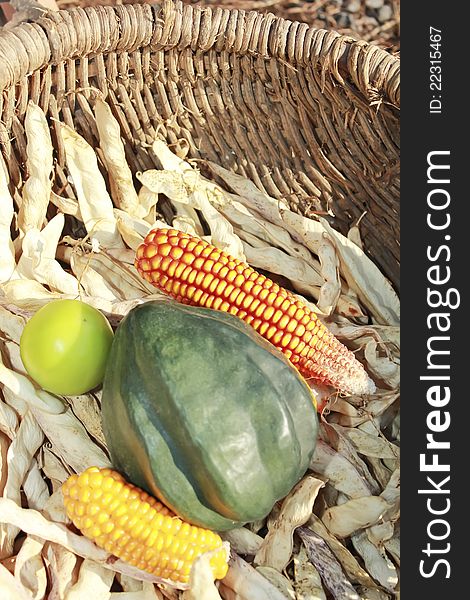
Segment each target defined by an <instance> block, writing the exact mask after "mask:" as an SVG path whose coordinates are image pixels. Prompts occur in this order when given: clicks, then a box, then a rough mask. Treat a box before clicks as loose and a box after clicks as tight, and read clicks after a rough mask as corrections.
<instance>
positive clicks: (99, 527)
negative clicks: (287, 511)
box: [62, 467, 228, 583]
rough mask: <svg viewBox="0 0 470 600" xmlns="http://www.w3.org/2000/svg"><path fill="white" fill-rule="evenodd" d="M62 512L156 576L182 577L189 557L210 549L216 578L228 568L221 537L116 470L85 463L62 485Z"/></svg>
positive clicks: (113, 550) (93, 537)
mask: <svg viewBox="0 0 470 600" xmlns="http://www.w3.org/2000/svg"><path fill="white" fill-rule="evenodd" d="M62 492H63V495H64V505H65V509H66V513H67V516H68V517H69V518H70V519H71V520H72V522H73V524H74V525H75V526H76V527H77V528H78V529H80V531H81V532H82V533H83V534H84V535H85V536H86V537H88V538H90V539H91V540H93V541H94V542H95V543H96V544H97V545H98V546H100V547H101V548H104V549H105V550H107V551H108V552H110V553H111V554H114V555H115V556H117V557H119V558H121V559H122V560H124V561H126V562H128V563H129V564H130V565H133V566H134V567H137V568H139V569H142V570H144V571H147V572H149V573H152V574H153V575H155V576H156V577H161V578H162V579H167V580H171V581H173V582H178V583H187V582H188V581H189V573H190V570H191V566H192V563H193V562H194V560H195V559H196V558H197V557H198V556H200V555H201V554H203V553H204V552H210V551H213V550H215V552H214V555H213V556H212V558H211V560H210V563H211V567H212V572H213V575H214V578H215V579H222V578H223V577H225V575H226V573H227V569H228V566H227V552H226V550H225V548H224V547H223V546H222V540H221V539H220V537H219V536H218V535H217V534H216V533H213V532H212V531H209V530H207V529H202V528H200V527H195V526H194V525H189V523H185V522H184V521H182V520H181V519H179V518H178V517H176V516H175V515H174V514H173V513H172V512H171V511H170V510H169V509H168V508H166V506H163V504H161V503H160V502H158V501H157V500H156V499H155V498H153V497H152V496H149V494H147V493H146V492H144V491H143V490H141V489H140V488H138V487H136V486H134V485H132V484H130V483H127V482H126V481H125V480H124V478H123V477H122V476H121V475H119V473H117V472H116V471H112V470H111V469H99V468H98V467H90V468H89V469H87V470H86V471H84V472H83V473H82V474H81V475H71V476H70V477H69V478H68V479H67V481H66V482H65V483H64V484H63V486H62Z"/></svg>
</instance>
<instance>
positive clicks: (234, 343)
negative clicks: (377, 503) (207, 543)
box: [102, 298, 318, 530]
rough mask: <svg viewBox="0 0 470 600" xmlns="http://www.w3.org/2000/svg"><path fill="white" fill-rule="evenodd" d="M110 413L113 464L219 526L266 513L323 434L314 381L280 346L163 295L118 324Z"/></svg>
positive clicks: (107, 389) (106, 388) (105, 406)
mask: <svg viewBox="0 0 470 600" xmlns="http://www.w3.org/2000/svg"><path fill="white" fill-rule="evenodd" d="M102 417H103V430H104V434H105V438H106V441H107V444H108V448H109V451H110V454H111V459H112V461H113V464H114V466H115V467H116V468H117V469H118V470H120V471H121V472H122V473H123V474H125V475H126V476H127V478H128V479H129V480H130V481H131V482H132V483H134V484H135V485H137V486H139V487H142V488H144V489H145V490H147V491H148V492H149V493H150V494H152V495H154V496H157V497H159V498H160V499H161V501H162V502H163V503H165V504H166V505H167V506H168V507H170V508H171V509H172V510H173V511H174V512H175V513H176V514H178V515H179V516H180V517H181V518H182V519H184V520H186V521H189V522H190V523H193V524H195V525H199V526H202V527H206V528H209V529H213V530H226V529H231V528H233V527H238V526H240V525H242V524H244V523H247V522H251V521H254V520H257V519H260V518H262V517H265V516H266V515H267V514H268V513H269V512H270V510H271V509H272V507H273V505H274V504H275V502H276V501H277V500H279V499H281V498H283V497H284V496H285V495H286V494H287V493H288V492H289V491H290V490H291V489H292V487H293V486H294V485H295V484H296V483H297V482H298V481H299V479H300V478H301V477H302V476H303V475H304V473H305V471H306V470H307V468H308V464H309V461H310V458H311V456H312V453H313V450H314V447H315V442H316V437H317V429H318V420H317V413H316V410H315V406H314V397H313V395H312V393H311V391H310V388H309V387H308V386H307V384H306V383H305V381H304V380H303V378H302V377H301V376H300V375H299V374H298V372H297V371H296V369H295V368H294V367H293V366H292V365H291V364H290V363H289V362H288V360H287V359H286V358H285V357H284V356H283V355H282V354H281V353H280V352H279V351H278V350H277V349H276V348H274V346H272V345H271V344H270V343H269V342H267V341H265V340H264V339H263V338H262V337H261V336H260V335H258V334H257V333H256V332H255V331H254V330H253V328H251V327H250V326H249V325H246V324H245V323H244V322H243V321H241V320H240V319H239V318H237V317H234V316H232V315H229V314H226V313H223V312H220V311H214V310H210V309H207V308H199V307H190V306H186V305H183V304H180V303H177V302H176V301H173V300H168V299H166V298H162V299H161V300H156V301H151V302H147V303H145V304H141V305H139V306H137V307H136V308H134V309H133V310H131V311H130V312H129V314H128V315H127V316H126V317H125V318H124V319H123V321H122V322H121V324H120V325H119V327H118V329H117V331H116V335H115V337H114V341H113V344H112V348H111V353H110V357H109V360H108V366H107V370H106V375H105V380H104V385H103V396H102Z"/></svg>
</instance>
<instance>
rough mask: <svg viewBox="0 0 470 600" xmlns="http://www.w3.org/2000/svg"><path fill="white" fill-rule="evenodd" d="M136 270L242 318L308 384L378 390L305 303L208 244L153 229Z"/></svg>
mask: <svg viewBox="0 0 470 600" xmlns="http://www.w3.org/2000/svg"><path fill="white" fill-rule="evenodd" d="M135 266H136V268H137V270H138V271H139V273H140V274H141V275H142V277H143V278H144V279H146V280H147V281H149V282H150V283H151V284H152V285H154V286H155V287H157V288H159V289H160V290H161V291H163V292H166V293H167V294H169V295H170V296H172V297H173V298H175V299H176V300H178V301H179V302H182V303H184V304H191V305H198V306H203V307H206V308H212V309H216V310H221V311H224V312H228V313H230V314H233V315H236V316H238V317H239V318H240V319H242V320H243V321H245V322H246V323H248V324H249V325H251V326H252V327H253V328H254V329H255V330H256V331H257V332H258V333H259V334H260V335H262V336H263V337H264V338H265V339H267V340H268V341H269V342H271V343H272V344H273V345H274V346H276V347H277V348H278V349H279V350H281V351H282V352H283V353H284V354H285V356H286V357H287V358H288V359H289V360H290V362H291V363H292V364H293V365H294V366H295V367H296V368H297V369H298V370H299V372H300V373H301V374H302V375H303V376H304V377H305V378H306V379H312V380H314V381H316V382H318V383H320V384H326V385H332V386H333V387H335V388H336V389H338V390H339V391H341V392H345V393H347V394H357V395H362V394H371V393H373V392H374V391H375V385H374V383H373V381H372V380H371V379H370V378H369V376H368V375H367V373H366V371H365V369H364V367H363V366H362V364H361V363H360V362H359V361H358V360H357V359H356V357H355V356H354V354H353V353H352V352H351V351H350V350H348V349H347V348H346V346H344V345H343V344H341V343H340V342H339V341H338V340H337V339H336V338H335V337H334V336H333V335H332V334H331V332H330V331H328V329H327V328H326V327H325V325H323V324H322V323H321V322H320V320H319V319H318V317H317V316H316V314H315V313H314V312H313V311H311V310H310V309H309V308H308V307H307V306H306V305H305V303H303V302H301V301H300V300H298V299H297V298H296V297H295V296H294V295H293V294H292V293H291V292H289V291H288V290H286V289H284V288H282V287H280V286H279V285H278V284H276V283H275V282H273V281H272V280H270V279H269V278H267V277H265V276H264V275H261V274H260V273H258V272H257V271H255V270H254V269H253V268H252V267H250V266H249V265H248V264H246V263H244V262H243V261H241V260H238V259H236V258H233V257H232V256H230V255H229V254H227V253H225V252H223V251H221V250H219V249H218V248H215V247H214V246H212V245H211V244H209V243H208V242H206V241H204V240H201V239H199V238H196V237H193V236H191V235H189V234H187V233H183V232H181V231H177V230H175V229H154V230H152V231H151V232H150V233H149V234H148V235H147V237H146V238H145V240H144V242H143V243H142V244H141V245H140V246H139V248H138V249H137V253H136V260H135Z"/></svg>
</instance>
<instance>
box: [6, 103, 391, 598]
mask: <svg viewBox="0 0 470 600" xmlns="http://www.w3.org/2000/svg"><path fill="white" fill-rule="evenodd" d="M95 116H96V123H97V129H98V132H99V135H100V148H92V147H91V146H89V145H88V143H87V142H86V141H85V140H84V139H83V138H81V137H80V136H79V135H78V134H77V133H76V132H75V131H73V130H72V129H70V128H69V127H67V126H66V125H60V127H59V129H58V131H59V132H60V135H61V136H62V141H63V145H64V149H65V156H66V160H67V166H68V170H69V175H70V178H71V181H72V182H73V187H74V190H75V193H76V197H70V196H69V195H67V196H66V195H64V196H58V195H57V194H55V193H54V192H52V190H51V187H50V171H51V169H52V163H51V159H50V156H51V152H52V146H51V141H50V135H49V130H48V128H47V127H45V126H44V123H45V119H44V115H43V114H42V111H41V109H40V108H39V107H38V106H36V105H34V104H32V103H30V105H29V107H28V123H27V131H26V133H27V136H28V151H29V152H30V153H32V152H33V150H35V149H37V148H38V146H41V145H43V146H44V154H45V157H44V165H43V169H42V168H40V165H39V163H38V161H37V160H36V161H34V160H33V157H31V162H30V165H29V168H30V177H29V180H28V181H27V185H25V187H24V193H23V195H22V197H20V198H18V199H16V198H15V202H14V201H13V199H12V197H11V195H10V192H9V188H8V174H7V170H6V167H5V165H4V163H3V159H0V350H1V352H0V389H1V395H0V493H1V496H2V498H0V560H1V559H4V560H10V559H12V560H13V559H14V560H15V561H16V567H15V569H14V573H10V571H8V570H7V569H6V568H5V567H4V566H3V565H2V563H1V562H0V588H1V589H2V590H3V589H5V590H6V591H7V593H10V595H14V597H15V598H18V599H21V598H28V599H31V598H35V599H37V600H40V599H41V598H44V597H45V593H46V592H45V590H46V589H47V590H49V594H50V595H51V597H56V598H67V600H69V599H71V600H80V599H81V598H89V597H91V596H92V597H96V598H120V599H122V600H127V599H129V600H131V599H132V600H150V599H153V598H156V599H163V598H167V599H168V598H169V599H172V600H196V599H197V600H217V599H220V598H222V599H223V600H281V599H285V598H288V599H289V598H292V599H295V598H297V600H324V599H325V598H326V597H333V598H335V599H343V598H348V599H349V600H353V599H354V598H371V599H372V598H378V599H380V600H385V599H386V598H392V597H394V596H395V595H396V594H397V593H398V578H399V561H400V547H399V539H400V538H399V536H400V533H399V470H398V467H399V436H400V431H399V364H400V338H399V301H398V298H397V296H396V294H395V292H394V291H393V289H392V287H391V286H390V284H389V282H388V280H387V279H386V278H385V277H384V276H383V275H382V274H381V272H380V271H379V270H378V269H377V267H376V266H375V265H374V263H373V262H372V260H371V259H370V258H369V257H368V256H366V255H365V254H364V252H363V251H362V248H361V242H360V223H359V224H358V225H356V226H355V227H354V230H352V231H351V232H350V234H349V235H348V236H347V237H345V236H342V235H341V234H339V233H338V232H337V231H335V229H334V228H333V227H331V225H329V224H328V223H327V222H326V221H325V220H323V219H322V218H318V219H315V218H313V219H307V218H305V217H302V216H301V215H299V214H296V213H293V212H292V211H290V210H289V207H288V205H287V203H284V202H283V201H282V200H277V199H274V198H271V197H269V196H267V195H266V194H265V193H264V192H262V191H260V190H259V189H258V188H256V186H255V185H254V184H253V183H252V182H251V181H249V180H247V179H245V178H244V177H241V176H240V175H236V174H234V173H231V172H229V171H227V170H225V169H223V168H222V167H220V166H219V165H215V164H212V163H210V164H207V165H206V166H208V167H209V169H210V171H211V172H212V173H213V174H214V175H216V176H217V179H218V181H222V182H224V187H220V186H219V185H217V184H216V183H215V182H214V181H212V180H210V179H207V178H205V177H203V176H202V175H201V174H200V172H199V171H198V170H197V169H196V168H195V167H193V166H192V165H191V164H189V163H188V162H186V161H185V160H184V155H185V153H184V152H183V151H180V152H178V153H177V154H175V153H173V152H172V151H171V150H170V149H169V148H168V147H167V146H166V144H164V143H163V142H162V141H160V140H159V139H156V140H154V143H153V146H152V150H153V152H154V154H155V155H156V157H157V159H158V160H159V161H160V163H161V166H162V169H152V170H149V171H143V172H141V173H137V174H136V176H137V180H138V182H139V183H138V185H137V186H136V187H134V181H133V180H132V176H131V171H130V169H129V167H128V165H127V163H126V160H125V153H124V148H123V145H122V143H121V140H120V137H119V125H118V124H117V121H116V120H115V118H114V116H113V115H112V113H111V111H110V110H109V109H108V108H107V105H106V104H105V103H103V102H101V101H100V100H97V101H96V104H95ZM180 150H181V148H180ZM99 163H100V164H101V165H104V167H105V168H106V169H107V176H108V181H109V182H110V189H108V188H107V186H106V181H105V178H104V177H103V174H102V171H101V170H100V168H99V167H98V164H99ZM28 182H29V183H28ZM139 185H140V186H141V187H140V189H139ZM33 192H34V193H33ZM69 193H70V194H72V195H73V190H72V188H71V187H70V186H69V188H68V192H67V194H69ZM162 194H164V195H165V197H166V200H165V202H166V208H165V211H163V214H164V215H166V216H165V217H163V216H162V214H161V213H160V199H161V197H162ZM169 206H170V212H168V210H169V209H168V207H169ZM48 207H49V208H50V207H55V213H56V214H55V216H53V217H52V218H51V219H50V220H49V221H47V219H46V210H47V209H48ZM18 208H19V210H18ZM48 214H52V215H53V214H54V210H52V211H49V212H48ZM72 216H73V218H74V219H76V220H77V221H78V222H82V223H83V231H84V232H86V236H85V237H84V238H83V239H75V238H73V237H71V236H70V235H69V236H66V237H63V229H64V225H65V223H66V222H67V219H70V218H71V217H72ZM15 219H18V220H17V221H15ZM165 219H166V220H165ZM12 223H13V224H15V223H16V224H17V225H18V226H19V236H18V237H17V240H15V241H14V240H13V239H12V237H11V231H12V229H11V225H12ZM154 226H157V227H165V226H172V227H174V228H176V229H179V230H181V231H187V232H189V233H191V234H195V235H200V236H203V237H204V239H206V240H207V241H209V242H211V243H213V244H215V245H216V246H218V247H219V248H220V249H222V250H226V251H228V252H230V253H231V254H232V255H234V256H236V257H237V258H241V259H242V260H247V262H249V263H250V264H251V265H252V266H253V267H254V268H257V269H263V270H264V271H267V272H268V274H269V273H270V274H272V275H273V277H274V278H275V277H278V276H280V277H282V280H283V285H285V286H286V287H288V288H289V289H290V290H291V291H293V292H294V293H296V294H300V295H301V296H302V297H304V298H305V301H306V302H308V304H309V306H310V307H311V308H312V309H313V310H314V311H315V312H317V313H318V315H319V316H320V318H321V319H324V320H325V322H326V323H327V325H328V327H329V328H330V329H331V331H332V332H333V333H334V334H335V335H336V336H337V337H338V338H339V339H340V340H341V341H342V342H343V343H345V344H347V345H348V347H349V348H351V349H352V350H354V351H355V352H356V353H357V356H358V358H359V360H361V361H362V362H363V364H364V365H365V366H366V368H367V369H368V371H369V373H370V375H371V376H372V377H373V378H374V380H375V382H376V384H377V391H376V393H375V394H374V396H372V397H370V398H366V397H355V396H350V397H339V396H338V394H337V393H335V391H334V390H332V389H329V388H320V387H318V388H315V389H316V390H317V392H318V395H319V396H320V395H321V397H322V398H325V399H326V409H325V410H324V412H323V415H322V427H321V436H320V439H319V441H318V444H317V449H316V451H315V454H314V456H313V458H312V460H311V462H310V466H309V471H308V473H307V474H306V476H305V477H304V478H303V480H302V481H301V482H299V484H298V486H297V487H296V488H295V489H294V490H292V492H291V493H290V494H289V495H288V496H287V498H286V499H284V501H283V502H282V504H279V505H278V506H275V507H274V508H273V511H272V514H271V515H269V517H268V518H267V520H264V521H260V522H258V523H255V524H251V525H250V526H246V527H242V528H239V529H237V530H233V531H231V532H226V533H224V536H223V537H224V539H225V540H226V544H227V545H228V544H230V545H231V548H232V555H231V559H230V563H229V565H230V567H229V572H228V575H227V576H226V578H225V579H224V580H223V581H222V582H220V583H218V584H217V585H214V582H213V581H212V574H211V571H210V569H209V566H208V557H207V556H205V557H201V559H200V560H198V561H196V563H195V566H194V569H193V571H192V574H191V583H190V586H189V589H187V590H185V591H180V590H177V589H176V588H174V587H172V586H171V584H169V583H168V582H167V583H166V585H161V582H159V581H158V580H156V579H155V578H152V576H150V575H145V574H143V573H142V572H137V571H136V570H135V569H132V568H131V567H129V566H128V565H126V564H125V563H123V562H122V561H117V562H114V563H113V564H112V567H111V568H110V565H109V564H108V563H107V562H106V560H107V553H106V552H104V551H103V550H100V549H98V548H97V547H96V546H95V545H94V544H93V543H92V542H90V541H89V540H86V539H85V538H83V537H82V536H79V535H76V534H75V533H73V532H72V531H71V530H70V529H69V528H68V527H69V522H68V519H67V517H66V516H65V513H64V507H63V501H62V496H61V492H60V486H61V484H62V483H63V482H64V481H65V479H66V478H67V477H68V476H69V475H70V474H71V473H73V472H77V471H82V470H84V469H85V468H86V467H88V466H90V465H98V466H108V465H110V461H109V457H108V455H107V452H106V443H105V438H104V435H103V432H102V427H101V418H100V397H99V392H98V393H95V394H84V395H83V396H79V397H69V398H63V399H60V398H57V397H56V396H53V395H51V394H49V393H47V392H45V391H44V390H41V389H39V388H38V387H37V386H36V385H35V384H34V383H33V382H32V381H31V380H30V379H29V378H28V377H27V375H26V373H25V371H24V367H23V365H22V362H21V359H20V355H19V341H20V337H21V332H22V330H23V327H24V325H25V323H26V321H27V319H28V318H29V317H30V316H32V315H33V314H34V313H35V312H36V311H37V310H38V309H39V308H40V307H41V306H43V305H44V304H46V303H48V302H50V301H52V300H54V299H57V298H76V297H79V298H80V299H82V300H83V301H84V302H87V303H89V304H90V305H92V306H95V307H96V308H98V309H99V310H102V311H103V312H104V313H105V314H106V316H107V317H108V318H109V319H110V321H111V323H112V324H113V325H117V324H118V323H119V321H120V319H121V318H122V317H123V316H124V315H125V314H127V312H128V311H129V310H131V309H132V308H133V307H134V306H136V305H137V304H139V303H141V302H144V301H147V300H150V299H152V298H155V297H158V296H159V295H160V292H158V291H157V290H156V289H155V288H153V287H151V286H150V285H149V284H148V283H147V282H145V281H143V280H142V279H141V278H140V277H139V275H138V274H137V271H136V269H135V267H134V266H133V257H134V254H135V250H136V249H137V247H138V245H139V244H140V243H141V242H142V241H143V239H144V237H145V235H146V234H147V233H148V231H149V230H150V229H151V228H152V227H154ZM21 503H22V504H21ZM21 506H22V507H21ZM265 525H267V528H266V529H265V528H264V526H265ZM21 532H24V533H26V534H27V535H26V536H23V537H19V536H18V534H19V533H21ZM15 540H16V543H15ZM113 582H119V584H120V585H121V588H122V590H123V591H122V592H114V591H113V592H111V587H112V585H113ZM2 586H3V587H2Z"/></svg>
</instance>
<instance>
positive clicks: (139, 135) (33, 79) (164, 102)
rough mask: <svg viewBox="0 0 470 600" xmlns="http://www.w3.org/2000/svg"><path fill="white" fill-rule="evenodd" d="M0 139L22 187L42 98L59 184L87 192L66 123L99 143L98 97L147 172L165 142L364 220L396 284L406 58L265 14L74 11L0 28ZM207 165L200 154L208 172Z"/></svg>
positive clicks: (291, 196)
mask: <svg viewBox="0 0 470 600" xmlns="http://www.w3.org/2000/svg"><path fill="white" fill-rule="evenodd" d="M0 57H1V58H0V89H1V90H2V94H1V95H0V144H1V147H2V152H3V155H4V158H5V161H6V163H7V166H8V170H9V175H10V179H11V186H12V191H13V192H14V188H16V189H18V190H21V187H22V184H23V181H24V178H25V176H26V173H25V170H24V163H25V148H26V139H25V135H24V131H23V127H22V122H23V118H24V114H25V111H26V107H27V103H28V100H30V99H31V100H33V101H34V102H35V103H37V104H39V105H40V106H41V107H42V108H43V110H44V111H45V112H46V113H47V114H48V116H49V118H50V124H51V128H52V134H53V139H54V142H55V149H56V168H55V181H54V186H55V188H54V189H55V191H57V192H58V193H61V194H63V195H73V190H72V189H71V187H70V184H69V182H68V180H67V172H66V169H65V154H64V149H63V147H62V144H61V141H60V135H57V134H58V131H57V121H63V122H65V123H67V124H68V125H70V126H73V127H74V128H75V129H76V130H77V131H78V132H79V133H80V134H81V135H83V136H84V137H85V138H86V139H87V141H88V142H89V143H90V144H92V145H93V146H98V134H97V130H96V125H95V122H94V117H93V111H92V107H93V103H94V100H95V98H96V95H97V94H98V93H100V94H102V95H103V96H104V97H105V99H106V101H107V102H108V103H109V105H110V106H111V108H112V110H113V113H114V115H115V117H116V118H117V119H118V121H119V122H120V124H121V129H122V136H123V138H124V140H125V143H126V152H127V157H128V161H129V164H130V165H131V168H132V169H133V170H134V171H140V170H145V169H148V168H154V166H155V163H154V158H153V157H152V154H151V152H150V150H149V144H151V143H152V141H153V139H154V138H155V136H156V135H160V136H163V137H164V138H165V139H166V140H167V141H168V142H169V143H170V144H174V145H175V146H176V147H178V146H179V147H180V149H181V148H186V149H187V150H188V156H189V157H192V158H200V159H209V160H212V161H215V162H217V163H219V164H221V165H223V166H225V167H226V168H229V169H232V170H233V171H235V172H238V173H241V174H243V175H245V176H247V177H249V178H250V179H252V180H253V181H254V182H255V183H256V185H258V186H259V187H260V188H261V189H264V190H265V191H266V192H268V193H269V194H271V195H272V196H275V197H279V198H281V197H282V198H284V199H286V200H287V201H288V202H289V204H290V205H291V206H292V207H293V208H295V210H298V211H299V212H302V213H303V214H306V215H311V214H312V211H313V212H315V211H326V210H330V211H332V212H333V213H334V215H335V217H334V219H333V220H332V222H333V223H334V226H335V227H336V228H338V229H340V230H342V231H343V233H346V232H347V230H348V228H349V227H350V226H351V225H353V224H354V223H355V222H356V221H357V219H358V218H359V217H361V215H362V214H363V213H364V211H367V214H366V216H365V217H364V218H363V219H362V220H361V225H360V231H361V234H362V236H363V241H364V244H365V247H366V249H367V251H368V252H369V253H370V255H371V256H372V257H373V258H374V260H375V262H376V263H377V264H378V265H379V266H380V267H381V268H382V270H383V271H384V273H385V274H386V275H387V276H388V277H389V278H390V279H391V281H392V283H393V284H394V285H395V286H396V287H397V288H398V277H399V242H398V240H399V102H400V96H399V90H400V80H399V61H398V59H396V58H394V57H392V56H390V55H389V54H387V53H386V52H384V51H382V50H380V49H379V48H377V47H374V46H373V45H369V44H367V43H366V42H361V41H355V40H353V39H352V38H349V37H345V36H340V35H338V34H337V33H335V32H331V31H329V32H328V31H324V30H315V29H312V28H309V27H308V26H307V25H305V24H301V23H297V22H291V21H287V20H283V19H278V18H276V17H274V16H273V15H269V14H268V15H261V14H258V13H256V12H244V11H236V10H232V11H231V10H223V9H220V8H218V9H214V8H212V9H211V8H205V9H201V8H198V7H195V6H191V5H185V4H183V3H182V2H180V1H176V2H171V1H165V2H162V3H157V4H154V5H148V4H135V5H121V6H114V7H110V6H98V7H94V8H86V9H81V8H76V9H71V10H68V11H60V12H57V13H47V14H46V15H44V16H43V17H41V18H40V19H39V20H38V21H36V22H34V23H25V24H22V25H20V26H18V27H15V28H12V29H10V30H6V31H5V30H4V31H1V32H0ZM203 165H204V163H203V162H201V168H203Z"/></svg>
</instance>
